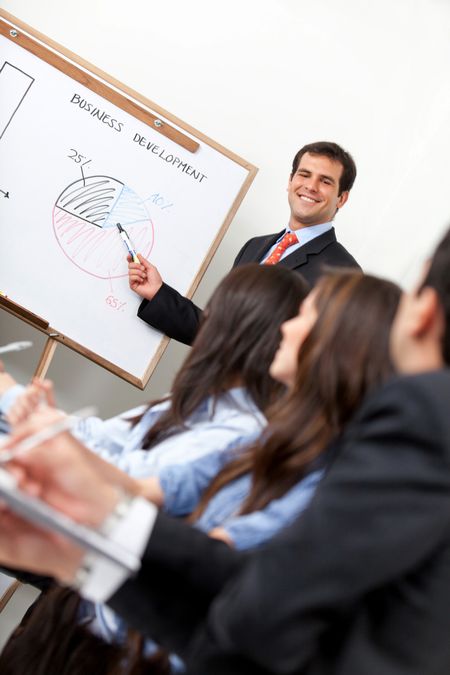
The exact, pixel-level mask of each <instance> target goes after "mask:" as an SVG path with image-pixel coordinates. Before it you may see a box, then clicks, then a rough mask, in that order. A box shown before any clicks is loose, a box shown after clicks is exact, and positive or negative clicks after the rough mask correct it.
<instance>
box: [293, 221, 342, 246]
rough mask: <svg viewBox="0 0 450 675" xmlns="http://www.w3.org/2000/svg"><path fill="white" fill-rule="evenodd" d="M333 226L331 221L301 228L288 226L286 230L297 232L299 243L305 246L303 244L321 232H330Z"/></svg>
mask: <svg viewBox="0 0 450 675" xmlns="http://www.w3.org/2000/svg"><path fill="white" fill-rule="evenodd" d="M332 227H333V221H330V222H329V223H320V225H309V226H308V227H301V228H300V229H299V230H291V228H290V227H289V226H288V227H287V228H286V232H292V234H295V236H296V237H297V239H298V241H299V243H300V244H301V245H302V246H303V244H307V243H308V241H311V240H312V239H315V238H316V237H318V236H319V235H321V234H324V232H328V231H329V230H331V228H332ZM284 234H285V233H284V232H283V236H284Z"/></svg>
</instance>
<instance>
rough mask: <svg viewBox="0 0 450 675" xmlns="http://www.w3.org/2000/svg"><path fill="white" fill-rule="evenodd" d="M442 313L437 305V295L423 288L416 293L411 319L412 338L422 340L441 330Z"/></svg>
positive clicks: (428, 288)
mask: <svg viewBox="0 0 450 675" xmlns="http://www.w3.org/2000/svg"><path fill="white" fill-rule="evenodd" d="M441 323H442V311H441V305H440V303H439V298H438V294H437V293H436V291H435V290H434V288H431V286H425V288H422V289H421V290H420V291H417V296H416V298H415V301H414V314H413V317H412V323H411V329H412V334H413V336H414V337H417V338H423V337H425V336H426V335H427V334H431V332H434V331H436V330H438V331H439V332H440V330H441Z"/></svg>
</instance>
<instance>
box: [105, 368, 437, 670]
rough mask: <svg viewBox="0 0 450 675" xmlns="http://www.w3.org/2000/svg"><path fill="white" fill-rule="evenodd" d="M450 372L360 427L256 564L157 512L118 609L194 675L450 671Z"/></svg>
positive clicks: (374, 407)
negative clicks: (312, 494)
mask: <svg viewBox="0 0 450 675" xmlns="http://www.w3.org/2000/svg"><path fill="white" fill-rule="evenodd" d="M449 402H450V372H449V371H448V370H445V371H436V372H434V373H427V374H422V375H418V376H411V377H399V378H395V379H393V380H392V381H391V382H390V383H388V384H387V385H385V386H384V387H382V388H381V389H380V390H379V391H378V392H376V393H375V394H373V395H372V396H371V397H370V398H369V399H368V400H367V401H366V402H365V404H364V405H363V406H362V408H361V410H360V412H359V414H357V416H356V417H355V418H354V420H353V421H352V423H351V424H350V425H349V427H348V429H347V431H346V433H345V435H344V437H343V438H342V439H341V446H340V449H339V451H338V453H337V454H336V455H335V459H334V461H333V464H332V465H331V467H330V469H329V470H328V472H327V474H326V476H325V478H324V479H323V481H322V483H321V485H320V486H319V488H318V490H317V493H316V495H315V497H314V499H313V500H312V502H311V505H310V507H309V509H307V510H306V511H305V512H304V513H303V515H302V516H301V517H300V518H298V519H297V521H296V522H295V523H294V524H293V525H292V526H290V527H289V528H287V529H286V530H285V531H284V532H282V533H281V534H280V535H279V536H277V537H276V538H274V539H273V540H272V541H271V542H270V543H269V544H268V545H267V546H265V547H264V548H262V549H260V550H259V551H256V552H253V553H252V554H249V555H248V556H243V555H242V554H239V553H237V552H236V551H233V550H231V549H227V547H226V546H225V545H222V544H221V543H220V542H215V541H213V540H211V539H208V537H207V536H206V535H203V534H202V533H201V532H197V531H195V530H193V529H191V528H189V526H187V525H185V524H184V523H182V522H173V521H171V520H170V519H169V518H168V517H164V516H163V515H160V516H158V518H157V522H156V527H155V530H154V532H153V534H152V536H151V538H150V540H149V543H148V547H147V550H146V553H145V556H144V559H143V567H142V570H141V572H140V574H139V575H138V577H137V578H136V579H134V580H130V581H128V582H127V583H126V584H125V585H124V586H123V587H122V589H120V590H119V592H118V593H117V594H116V595H115V596H114V598H113V599H112V603H111V604H112V606H113V607H114V608H115V609H116V610H118V611H119V612H120V613H122V614H123V615H124V616H125V618H127V619H128V620H129V621H130V622H132V623H134V625H136V627H138V628H141V629H144V630H147V631H148V632H149V634H150V635H152V636H153V637H156V639H158V640H159V641H160V642H161V643H163V644H166V645H167V646H169V647H170V648H172V649H175V650H178V651H179V652H180V653H181V654H182V655H183V656H184V657H185V659H186V661H187V664H188V672H189V673H190V675H225V674H226V675H241V674H242V675H244V674H245V675H252V674H255V675H256V674H257V673H258V674H260V675H263V674H264V673H266V674H268V673H272V674H275V673H276V674H279V675H281V674H283V675H294V674H295V675H403V674H405V675H448V674H449V673H450V639H449V636H450V415H449Z"/></svg>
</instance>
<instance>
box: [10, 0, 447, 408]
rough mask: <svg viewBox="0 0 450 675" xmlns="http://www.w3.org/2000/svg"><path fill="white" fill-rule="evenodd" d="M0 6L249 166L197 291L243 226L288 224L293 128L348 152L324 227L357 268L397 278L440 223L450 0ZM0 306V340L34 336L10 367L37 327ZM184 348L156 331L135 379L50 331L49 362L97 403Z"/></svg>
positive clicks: (407, 271)
mask: <svg viewBox="0 0 450 675" xmlns="http://www.w3.org/2000/svg"><path fill="white" fill-rule="evenodd" d="M0 6H1V7H2V8H3V9H5V10H7V11H9V12H11V13H12V14H14V15H15V16H16V17H18V18H19V19H21V20H22V21H25V22H27V23H29V24H30V25H31V26H33V27H34V28H35V29H37V30H39V31H41V32H42V33H44V34H46V35H48V36H49V37H51V38H53V39H54V40H56V41H57V42H59V43H61V44H62V45H64V46H65V47H67V48H69V49H71V50H72V51H74V52H76V53H77V54H79V55H80V56H81V57H83V58H85V59H87V60H88V61H91V62H92V63H94V64H95V65H96V66H98V67H99V68H101V69H103V70H105V71H106V72H108V73H110V74H111V75H112V76H114V77H116V78H117V79H119V80H121V81H123V82H125V83H126V84H127V85H129V86H131V87H132V88H134V89H136V90H138V91H139V92H141V93H142V94H143V95H145V96H147V97H148V98H150V99H151V100H153V101H155V102H156V103H157V104H159V105H161V106H163V107H164V108H166V109H167V110H169V111H170V112H171V113H173V114H174V115H177V116H178V117H180V118H181V119H182V120H184V121H185V122H187V123H189V124H191V125H192V126H194V127H196V128H197V129H199V130H200V131H202V132H203V133H205V134H207V135H208V136H210V137H211V138H213V139H214V140H216V141H218V142H219V143H221V144H223V145H225V146H226V147H228V148H229V149H230V150H232V151H234V152H236V153H238V154H239V155H241V156H243V157H245V158H246V159H248V160H249V161H251V162H252V163H254V164H256V165H257V166H259V167H260V172H259V174H258V176H257V177H256V180H255V182H254V183H253V186H252V187H251V189H250V192H249V193H248V195H247V197H246V199H245V200H244V203H243V205H242V207H241V208H240V210H239V211H238V214H237V216H236V217H235V219H234V221H233V223H232V225H231V226H230V229H229V231H228V233H227V235H226V237H225V239H224V241H223V242H222V245H221V246H220V248H219V250H218V253H217V255H216V257H215V259H214V260H213V262H212V263H211V265H210V267H209V269H208V271H207V273H206V275H205V277H204V279H203V281H202V284H201V285H200V287H199V290H198V292H197V295H196V298H195V299H196V300H197V301H198V302H199V303H200V304H202V303H204V302H205V300H206V299H207V297H208V295H209V293H210V292H211V290H212V289H213V288H214V286H215V285H216V284H217V282H218V281H219V280H220V278H221V277H222V276H223V275H224V274H225V273H226V271H227V270H228V269H229V268H230V266H231V264H232V261H233V258H234V255H235V254H236V252H237V251H238V249H239V248H240V247H241V245H242V244H243V243H244V242H245V241H246V240H247V239H248V238H249V237H250V236H253V235H255V234H258V233H259V234H261V233H269V232H275V231H276V230H279V229H282V227H284V225H285V224H286V220H287V217H288V208H287V199H286V191H285V188H286V183H287V179H288V174H289V170H290V164H291V160H292V156H293V155H294V154H295V152H296V151H297V149H298V148H299V147H300V146H301V145H303V144H304V143H308V142H311V141H315V140H334V141H337V142H338V143H340V144H342V145H343V146H344V147H346V148H347V149H348V150H350V152H352V154H353V155H354V157H355V159H356V162H357V165H358V172H359V173H358V178H357V181H356V183H355V187H354V189H353V191H352V194H351V197H350V200H349V202H348V204H347V205H346V206H345V208H344V209H343V210H342V212H341V213H340V214H339V216H338V218H337V220H336V228H337V232H338V237H339V239H340V240H341V241H342V243H343V244H344V245H346V246H347V247H348V248H349V249H350V250H351V252H352V253H353V254H354V255H355V257H356V258H357V259H358V260H359V262H360V263H361V264H362V265H363V267H364V268H365V269H366V271H370V272H374V273H377V274H380V275H384V276H388V277H391V278H393V279H395V280H397V281H400V282H401V283H403V284H406V285H409V284H410V283H411V281H412V280H413V279H414V277H415V275H416V272H417V270H418V268H419V263H420V261H421V260H423V259H424V258H425V257H426V256H427V254H428V253H429V251H430V249H431V248H432V247H433V245H434V243H435V241H436V239H437V238H438V237H439V236H440V235H441V233H442V231H443V230H444V228H445V226H446V225H447V224H448V223H450V199H449V193H450V190H449V187H450V180H449V174H450V172H449V170H448V163H449V160H450V85H449V77H448V73H449V66H450V40H449V35H450V2H448V0H378V1H377V2H372V1H371V0H340V1H339V0H315V2H306V1H305V0H278V1H276V0H275V1H274V0H272V1H269V0H228V2H227V3H214V2H211V1H210V0H192V1H191V2H187V1H186V0H171V1H170V2H155V1H153V2H151V1H148V0H127V2H123V1H121V0H65V1H64V3H62V2H60V0H39V1H38V2H35V3H32V2H30V0H0ZM0 105H1V103H0ZM0 187H1V186H0ZM4 225H5V224H4V223H0V236H1V239H0V241H1V242H4V241H5V240H4V235H3V236H2V235H1V231H2V230H1V228H2V227H4ZM1 245H4V244H3V243H2V244H1ZM24 274H27V270H24ZM30 283H32V279H30ZM136 320H137V321H138V319H136ZM0 322H1V323H0V343H4V342H6V341H8V340H10V339H33V340H34V343H35V347H34V349H33V350H32V351H29V352H28V353H23V354H17V355H12V356H8V357H7V359H5V363H6V366H7V367H8V369H9V370H10V371H11V372H12V373H13V374H14V375H15V376H16V377H18V378H19V379H21V380H24V379H26V378H28V377H29V376H30V375H31V374H32V372H33V369H34V367H35V365H36V363H37V361H38V359H39V355H40V351H41V349H42V346H43V344H44V338H43V336H42V335H40V334H39V333H37V332H35V331H33V330H32V329H31V328H28V327H27V326H25V324H23V323H21V322H19V321H18V320H15V319H13V318H12V317H10V316H8V315H6V314H5V313H4V312H2V313H0ZM185 353H186V350H185V348H184V347H182V346H180V345H176V344H172V345H170V346H169V348H168V350H167V351H166V354H165V356H164V357H163V359H162V361H161V362H160V364H159V366H158V368H157V370H156V372H155V374H154V376H153V377H152V379H151V380H150V383H149V385H148V386H147V389H146V391H144V392H139V391H138V390H135V389H134V388H133V387H131V386H130V385H128V384H126V383H124V382H122V381H120V380H118V379H117V378H115V377H114V376H112V375H111V374H109V373H107V372H106V371H103V370H102V369H101V368H100V367H98V366H96V365H94V364H92V363H90V362H88V361H85V360H84V359H82V358H81V357H80V356H79V355H77V354H74V353H71V352H70V351H69V350H67V349H65V348H63V347H60V346H59V347H58V348H57V350H56V355H55V357H54V360H53V362H52V365H51V368H50V371H49V376H50V377H51V378H52V379H53V380H54V381H55V383H56V388H57V394H58V400H59V402H60V404H61V405H62V406H63V407H66V408H68V409H74V408H76V407H78V406H79V405H81V404H83V403H86V402H98V403H99V407H100V412H101V414H103V415H109V414H113V413H114V412H116V411H119V410H122V409H124V408H126V407H127V406H129V405H130V406H131V405H133V404H135V403H136V402H138V401H142V400H147V399H149V398H151V397H153V396H157V395H160V394H162V393H163V392H164V391H166V390H167V389H168V388H169V387H170V381H171V378H172V376H173V373H174V372H175V370H176V368H177V367H178V366H179V364H180V363H181V360H182V358H183V357H184V354H185Z"/></svg>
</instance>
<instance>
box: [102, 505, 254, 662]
mask: <svg viewBox="0 0 450 675" xmlns="http://www.w3.org/2000/svg"><path fill="white" fill-rule="evenodd" d="M245 559H246V556H245V554H241V553H238V552H237V551H235V550H234V549H231V548H230V547H228V546H227V545H226V544H224V543H222V542H220V541H217V540H214V539H211V538H210V537H208V536H207V535H206V534H204V533H203V532H200V531H198V530H196V529H195V528H193V527H191V526H189V525H187V524H186V523H184V522H183V521H180V520H176V519H174V518H170V517H169V516H167V515H165V514H164V513H159V514H158V516H157V519H156V521H155V526H154V528H153V531H152V534H151V537H150V540H149V543H148V547H147V550H146V551H145V554H144V557H143V561H142V567H141V570H140V572H139V574H138V575H137V576H136V577H135V578H133V579H130V580H129V581H128V582H127V583H126V584H125V585H124V586H122V588H121V589H120V590H119V591H118V593H116V594H115V595H114V596H113V597H112V598H111V600H110V601H109V603H108V604H109V605H110V606H111V607H112V608H113V609H115V610H116V611H117V612H118V613H119V614H121V616H123V617H124V619H126V620H127V621H128V623H129V624H130V625H131V626H133V627H135V628H137V629H138V630H141V631H142V632H144V633H147V634H148V635H150V636H151V637H152V638H153V639H155V640H157V641H158V642H159V643H160V644H162V645H164V646H165V647H168V648H169V649H173V650H175V651H176V652H177V653H179V654H181V655H183V653H184V650H185V647H186V645H187V644H188V643H189V641H190V640H191V639H192V635H193V633H194V631H195V630H196V628H197V627H198V625H199V623H201V622H202V621H204V620H205V617H206V614H207V611H208V607H209V605H210V603H211V600H212V599H213V598H214V597H215V596H216V595H217V594H218V593H219V592H220V591H221V589H222V588H223V587H224V585H225V584H226V583H227V581H228V579H229V578H230V577H232V576H233V575H234V574H236V572H237V571H238V570H239V569H240V567H241V565H242V564H243V562H244V561H245Z"/></svg>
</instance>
